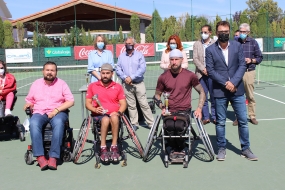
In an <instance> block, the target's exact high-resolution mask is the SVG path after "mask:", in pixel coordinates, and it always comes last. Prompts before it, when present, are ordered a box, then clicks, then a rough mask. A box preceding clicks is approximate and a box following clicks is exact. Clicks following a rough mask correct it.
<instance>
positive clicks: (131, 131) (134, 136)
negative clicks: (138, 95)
mask: <svg viewBox="0 0 285 190" xmlns="http://www.w3.org/2000/svg"><path fill="white" fill-rule="evenodd" d="M122 119H123V122H124V123H125V125H126V128H127V131H128V134H129V136H130V138H131V139H132V142H133V143H134V144H135V145H136V147H137V150H138V152H139V154H140V156H141V157H143V156H144V150H143V147H142V144H141V142H140V140H139V138H138V136H137V134H136V132H135V130H134V128H133V126H132V124H131V122H130V120H129V119H128V118H127V117H126V116H125V115H122Z"/></svg>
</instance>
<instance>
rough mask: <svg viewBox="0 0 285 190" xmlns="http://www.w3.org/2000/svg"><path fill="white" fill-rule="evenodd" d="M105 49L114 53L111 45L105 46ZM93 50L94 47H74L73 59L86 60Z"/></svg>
mask: <svg viewBox="0 0 285 190" xmlns="http://www.w3.org/2000/svg"><path fill="white" fill-rule="evenodd" d="M106 49H107V50H110V51H111V52H112V53H114V48H113V45H106ZM93 50H94V46H74V59H76V60H82V59H88V55H89V53H90V52H91V51H93Z"/></svg>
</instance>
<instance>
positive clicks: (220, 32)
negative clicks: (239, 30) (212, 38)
mask: <svg viewBox="0 0 285 190" xmlns="http://www.w3.org/2000/svg"><path fill="white" fill-rule="evenodd" d="M218 33H219V34H229V33H230V31H229V30H221V31H218Z"/></svg>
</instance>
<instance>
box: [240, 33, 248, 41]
mask: <svg viewBox="0 0 285 190" xmlns="http://www.w3.org/2000/svg"><path fill="white" fill-rule="evenodd" d="M239 37H240V38H241V39H242V40H244V39H245V38H246V37H247V34H240V35H239Z"/></svg>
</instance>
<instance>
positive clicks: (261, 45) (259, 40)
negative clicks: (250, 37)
mask: <svg viewBox="0 0 285 190" xmlns="http://www.w3.org/2000/svg"><path fill="white" fill-rule="evenodd" d="M255 40H256V41H257V43H258V46H259V49H260V51H263V38H255Z"/></svg>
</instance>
